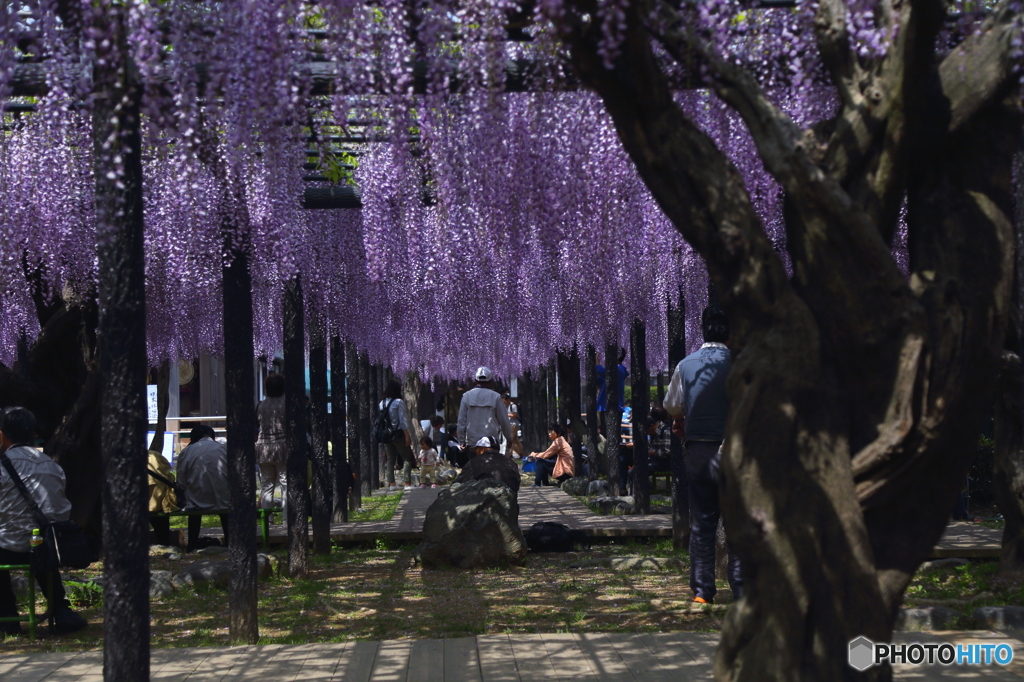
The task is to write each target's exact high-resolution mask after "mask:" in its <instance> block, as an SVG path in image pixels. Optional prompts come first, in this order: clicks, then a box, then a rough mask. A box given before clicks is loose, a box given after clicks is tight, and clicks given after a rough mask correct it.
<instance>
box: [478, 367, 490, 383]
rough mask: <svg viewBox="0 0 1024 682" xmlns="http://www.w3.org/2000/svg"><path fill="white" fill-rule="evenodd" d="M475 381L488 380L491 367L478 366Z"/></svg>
mask: <svg viewBox="0 0 1024 682" xmlns="http://www.w3.org/2000/svg"><path fill="white" fill-rule="evenodd" d="M476 380H477V381H490V380H491V368H490V367H479V368H477V370H476Z"/></svg>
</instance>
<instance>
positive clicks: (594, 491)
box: [587, 479, 612, 496]
mask: <svg viewBox="0 0 1024 682" xmlns="http://www.w3.org/2000/svg"><path fill="white" fill-rule="evenodd" d="M611 490H612V489H611V486H609V485H608V481H602V480H601V479H598V480H596V481H591V482H590V485H588V486H587V495H590V496H594V495H599V496H607V495H610V494H611Z"/></svg>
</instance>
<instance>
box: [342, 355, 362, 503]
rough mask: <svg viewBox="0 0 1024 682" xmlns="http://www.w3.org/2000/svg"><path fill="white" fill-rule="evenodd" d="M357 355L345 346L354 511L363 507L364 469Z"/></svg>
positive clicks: (349, 452)
mask: <svg viewBox="0 0 1024 682" xmlns="http://www.w3.org/2000/svg"><path fill="white" fill-rule="evenodd" d="M359 364H360V363H359V353H358V352H357V351H356V345H355V344H354V343H352V342H349V343H347V344H346V345H345V370H346V377H345V378H346V384H345V401H346V402H347V403H348V413H347V416H348V461H349V464H348V465H349V468H351V469H352V473H353V475H355V484H354V485H353V486H352V498H351V500H350V505H349V508H350V509H351V510H352V511H355V510H356V509H358V508H359V507H361V506H363V478H364V476H365V473H364V472H365V469H363V461H362V454H361V453H362V448H363V445H362V438H363V431H362V421H361V420H362V416H361V415H362V411H363V410H364V409H366V408H365V407H364V406H363V403H362V402H361V401H360V392H359V381H360V369H359Z"/></svg>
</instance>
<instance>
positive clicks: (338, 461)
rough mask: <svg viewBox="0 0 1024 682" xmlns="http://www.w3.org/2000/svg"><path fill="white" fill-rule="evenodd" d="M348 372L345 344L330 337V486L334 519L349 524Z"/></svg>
mask: <svg viewBox="0 0 1024 682" xmlns="http://www.w3.org/2000/svg"><path fill="white" fill-rule="evenodd" d="M346 377H347V373H346V371H345V344H344V343H342V341H341V339H340V338H339V337H338V336H337V335H332V336H331V449H332V453H331V454H332V457H331V460H332V462H331V483H332V485H333V487H334V493H333V495H332V499H333V506H334V509H333V510H332V514H331V520H332V521H333V522H334V523H345V522H346V521H348V504H349V494H348V491H349V488H350V487H351V485H352V472H351V470H350V469H349V464H348V460H349V458H348V452H349V450H348V443H349V441H348V418H347V414H346V405H345V399H346V397H347V388H346V384H347V378H346Z"/></svg>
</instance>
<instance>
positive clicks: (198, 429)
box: [174, 424, 231, 552]
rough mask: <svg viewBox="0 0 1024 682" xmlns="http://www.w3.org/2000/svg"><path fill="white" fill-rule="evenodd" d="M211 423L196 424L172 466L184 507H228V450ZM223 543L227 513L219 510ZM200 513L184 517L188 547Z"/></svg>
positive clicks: (200, 521)
mask: <svg viewBox="0 0 1024 682" xmlns="http://www.w3.org/2000/svg"><path fill="white" fill-rule="evenodd" d="M215 436H216V434H215V432H214V430H213V428H212V427H210V426H207V425H205V424H200V425H198V426H195V427H193V429H192V432H191V433H190V434H189V440H190V441H191V443H190V444H189V446H188V447H187V448H185V449H184V450H182V451H181V454H180V455H178V461H177V462H176V463H175V465H174V468H175V471H176V473H177V476H178V485H180V486H181V487H182V488H184V489H185V511H206V510H209V511H210V512H214V511H219V512H223V511H225V510H227V509H229V508H230V507H231V495H230V488H229V487H228V450H227V447H226V446H225V445H224V444H223V443H218V442H217V441H216V440H214V437H215ZM220 524H221V527H222V529H223V531H224V544H225V545H226V544H227V543H228V514H224V513H222V514H220ZM202 525H203V517H202V516H198V515H197V516H190V517H188V551H190V552H191V551H192V550H194V549H196V547H197V544H198V542H199V532H200V529H201V528H202Z"/></svg>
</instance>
